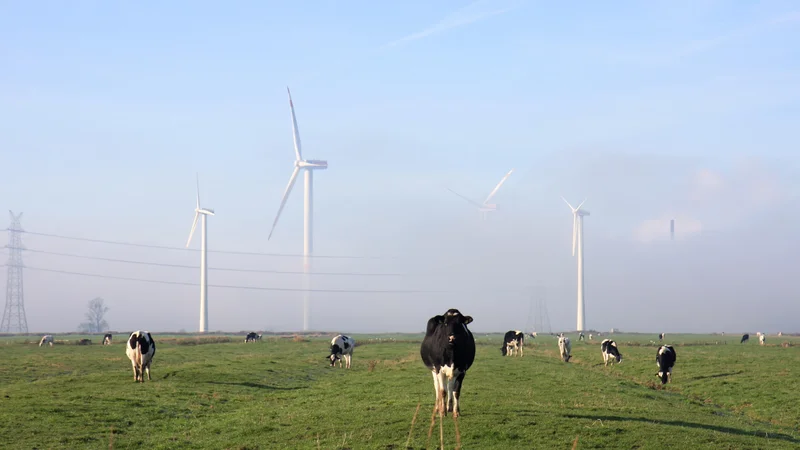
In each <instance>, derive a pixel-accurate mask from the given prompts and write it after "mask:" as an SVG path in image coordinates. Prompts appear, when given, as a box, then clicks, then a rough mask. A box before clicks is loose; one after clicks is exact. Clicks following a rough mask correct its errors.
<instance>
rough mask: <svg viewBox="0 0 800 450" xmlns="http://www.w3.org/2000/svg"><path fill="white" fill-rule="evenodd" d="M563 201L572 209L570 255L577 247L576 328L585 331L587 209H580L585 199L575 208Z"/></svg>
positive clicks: (565, 200)
mask: <svg viewBox="0 0 800 450" xmlns="http://www.w3.org/2000/svg"><path fill="white" fill-rule="evenodd" d="M561 200H564V203H566V204H567V206H569V208H570V209H571V210H572V256H575V246H576V244H577V247H578V330H577V331H585V324H586V322H585V320H586V307H585V303H584V301H583V216H588V215H589V211H586V210H584V209H581V206H583V204H584V203H586V200H584V201H582V202H581V204H580V205H578V207H577V208H573V207H572V205H570V204H569V202H568V201H567V199H565V198H564V197H561Z"/></svg>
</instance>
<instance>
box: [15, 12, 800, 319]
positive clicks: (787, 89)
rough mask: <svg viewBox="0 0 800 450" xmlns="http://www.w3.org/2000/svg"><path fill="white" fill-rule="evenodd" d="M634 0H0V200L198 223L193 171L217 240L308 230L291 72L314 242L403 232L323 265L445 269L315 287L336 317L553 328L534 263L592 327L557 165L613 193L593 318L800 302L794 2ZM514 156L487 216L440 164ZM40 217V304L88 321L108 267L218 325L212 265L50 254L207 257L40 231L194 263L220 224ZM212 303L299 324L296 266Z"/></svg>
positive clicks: (221, 243) (214, 245)
mask: <svg viewBox="0 0 800 450" xmlns="http://www.w3.org/2000/svg"><path fill="white" fill-rule="evenodd" d="M637 3H638V4H633V3H632V2H626V3H625V4H618V5H617V4H610V3H607V2H606V3H601V2H597V3H591V2H584V3H582V4H581V5H580V8H578V7H575V5H568V4H567V3H564V4H561V3H558V2H534V1H510V2H506V1H502V0H501V1H488V0H487V1H478V2H474V3H468V2H455V1H447V2H430V1H410V2H366V1H361V2H333V1H325V2H256V1H240V2H228V3H221V2H208V1H206V2H202V1H201V2H198V1H191V2H189V1H172V2H167V3H163V2H161V3H157V2H137V3H136V4H133V3H130V2H90V1H81V2H55V1H50V2H19V1H17V2H12V1H0V155H1V157H0V165H2V168H3V172H2V174H3V175H2V176H0V207H4V209H11V210H13V211H15V212H19V211H22V212H24V216H23V219H22V225H23V227H24V228H25V229H26V230H28V231H31V232H37V233H51V234H59V235H65V236H75V237H84V238H94V239H106V240H117V241H129V242H135V243H145V244H154V245H164V246H175V247H181V246H183V245H185V242H186V238H187V237H188V233H189V229H190V226H191V220H192V216H193V209H194V195H195V192H194V190H195V185H194V177H195V173H196V172H199V173H200V183H201V196H202V203H203V206H205V207H208V208H214V209H215V210H216V212H217V215H216V216H214V217H211V218H210V219H209V248H210V249H215V250H243V251H253V252H270V253H285V254H294V255H296V254H299V253H301V252H302V183H298V185H297V186H296V187H295V190H294V192H293V193H292V197H291V199H290V201H289V203H288V205H287V207H286V209H285V210H284V213H283V216H282V218H281V222H280V223H279V224H278V227H277V229H276V232H275V234H274V235H273V237H272V239H271V240H270V241H267V233H268V232H269V227H270V226H271V223H272V220H273V218H274V215H275V213H276V211H277V208H278V203H279V201H280V197H281V195H282V193H283V190H284V188H285V186H286V182H287V181H288V178H289V175H290V173H291V170H292V160H293V157H294V156H293V151H292V136H291V128H290V118H289V111H288V105H287V100H286V86H287V85H289V86H290V87H291V89H292V93H293V96H294V103H295V107H296V109H297V116H298V117H297V118H298V122H299V127H300V133H301V137H302V142H303V147H304V156H305V157H307V158H313V159H327V160H328V161H329V169H328V170H327V171H324V172H318V173H317V175H316V177H315V187H316V191H315V195H316V204H315V214H316V223H315V232H316V235H315V237H316V239H315V250H316V252H317V254H319V255H354V256H378V257H381V258H371V259H364V258H361V259H344V258H317V259H316V260H315V263H314V270H315V271H318V272H349V273H361V274H364V273H370V274H375V273H391V274H394V275H392V276H375V275H369V276H367V275H316V276H314V287H315V288H317V289H344V290H404V291H409V290H412V291H426V292H421V293H390V294H387V293H383V294H378V293H372V294H365V293H315V294H314V299H313V301H312V317H311V324H312V328H314V329H324V330H332V331H342V332H349V333H352V332H374V331H422V330H423V329H424V326H425V322H426V321H427V319H428V318H429V317H430V316H432V315H434V314H437V313H442V312H443V311H445V310H446V309H447V308H450V307H456V308H459V309H461V311H462V312H463V313H465V314H470V315H472V316H473V317H474V318H475V322H474V324H473V325H472V328H473V329H474V330H476V331H505V330H508V329H521V328H527V329H530V328H531V327H532V325H533V322H532V319H529V308H530V300H531V298H532V292H533V287H534V286H541V287H543V289H544V291H543V292H545V298H546V301H547V306H548V312H549V316H550V321H551V323H552V327H553V328H554V329H559V330H560V329H569V330H571V329H574V327H575V304H576V296H575V291H576V287H575V280H576V261H575V259H574V258H573V257H571V255H570V239H571V237H570V236H571V223H572V218H571V214H570V211H569V209H568V208H567V206H566V205H565V204H564V203H563V202H562V201H561V200H560V199H559V196H560V195H564V196H565V197H567V198H568V199H569V200H570V201H571V202H574V203H578V202H580V201H581V200H583V199H584V198H588V201H587V202H586V204H585V208H586V209H588V210H589V211H591V216H589V217H587V218H586V219H585V236H586V238H585V239H586V259H585V261H586V263H585V264H586V314H587V316H586V324H587V327H589V328H595V329H602V330H607V329H610V328H611V327H616V328H621V329H622V330H627V331H651V332H660V331H667V332H678V331H697V332H699V331H721V330H728V331H745V330H746V331H751V332H754V331H764V332H777V331H779V330H780V331H784V332H786V331H789V330H795V331H798V325H797V322H796V318H797V317H798V315H799V314H800V301H798V300H800V288H798V287H797V283H796V282H795V279H796V277H797V270H798V269H797V259H796V256H797V254H798V251H800V238H798V236H797V232H796V230H797V229H798V226H800V214H798V210H799V208H798V204H797V200H798V198H800V195H799V194H800V189H798V187H800V182H799V181H798V180H800V178H798V176H799V175H800V170H798V169H799V168H800V164H799V163H800V154H799V153H798V152H797V142H798V141H797V130H798V129H800V125H798V120H799V119H800V57H799V56H798V46H797V42H800V6H798V5H797V3H796V2H794V1H788V0H787V1H768V2H754V1H752V2H747V1H735V2H734V1H714V0H707V1H704V0H692V1H670V2H667V1H660V2H637ZM512 167H513V168H516V169H517V171H516V172H515V173H514V174H513V175H512V176H511V178H509V180H508V182H507V183H506V184H505V185H504V187H503V188H502V189H501V190H500V192H499V193H498V194H497V196H496V197H495V200H496V203H497V204H498V205H499V206H498V209H499V211H498V212H497V213H495V214H492V215H491V217H490V220H488V221H486V222H481V221H480V220H479V215H478V213H477V212H476V211H474V210H473V209H472V208H471V206H470V205H469V204H468V203H466V202H464V201H463V200H461V199H459V198H458V197H456V196H454V195H452V194H451V193H449V192H447V191H446V190H445V189H444V186H449V187H451V188H453V189H455V190H457V191H459V192H460V193H462V194H464V195H467V196H470V197H473V198H475V199H476V200H482V199H483V198H484V197H485V196H486V195H487V194H488V192H489V191H490V190H491V188H492V187H493V186H494V185H495V184H496V183H497V182H498V181H499V179H500V178H501V177H502V176H503V174H504V173H505V172H507V171H508V170H509V169H510V168H512ZM672 217H674V218H675V219H676V240H675V241H674V242H670V241H669V219H670V218H672ZM6 220H7V219H1V220H0V221H6ZM24 244H25V245H26V246H27V247H28V248H29V249H31V250H32V251H30V252H26V253H25V256H24V258H25V264H26V265H27V266H28V268H27V269H26V271H25V305H26V309H27V318H28V325H29V329H30V330H31V331H52V332H59V331H71V330H75V329H76V328H77V326H78V324H79V323H80V322H81V321H82V320H83V314H84V313H85V311H86V304H87V302H88V301H89V300H90V299H92V298H94V297H103V298H104V299H105V300H106V302H107V304H108V306H109V307H110V308H111V309H110V312H109V313H108V316H107V319H108V321H109V323H110V325H111V327H112V329H115V330H121V331H129V330H131V329H139V328H141V329H149V330H151V331H166V330H179V329H185V330H196V329H197V326H198V316H199V312H198V309H199V308H198V304H199V301H198V298H199V288H198V286H196V285H190V286H181V285H167V284H153V283H145V282H135V281H123V280H114V279H100V278H92V277H85V276H81V275H70V274H62V273H53V272H44V271H41V270H37V268H38V269H55V270H61V271H70V272H77V273H89V274H100V275H109V276H118V277H133V278H142V279H149V280H161V281H177V282H185V283H197V282H198V280H199V270H197V269H194V268H188V269H187V268H175V267H158V266H148V265H142V264H127V263H118V262H108V261H98V260H87V259H81V258H75V257H72V256H57V255H52V254H46V253H41V252H36V251H35V250H40V251H48V252H59V253H67V254H73V255H84V256H92V257H105V258H114V259H125V260H132V261H145V262H156V263H162V264H179V265H190V266H191V265H197V264H199V253H198V252H197V251H185V250H184V251H181V250H157V249H146V248H136V247H127V246H117V245H108V244H99V243H89V242H83V241H74V240H65V239H57V238H52V237H44V236H37V235H25V236H24ZM192 248H194V249H197V248H199V241H198V240H197V239H195V241H194V242H193V243H192ZM0 257H2V258H3V260H5V258H6V257H7V251H5V250H4V251H3V252H2V253H0ZM209 266H210V267H211V268H215V267H217V268H218V267H225V268H239V269H259V270H282V271H300V270H302V265H301V261H300V259H299V258H296V257H270V256H246V255H235V254H220V253H210V254H209ZM5 271H6V269H5V268H3V269H2V274H1V275H0V283H3V282H4V281H5V277H6V275H5ZM398 274H399V275H403V276H399V275H398ZM301 282H302V277H301V276H299V275H292V274H274V273H244V272H231V271H218V270H210V272H209V283H210V284H214V285H233V286H254V287H262V288H264V287H269V288H290V289H296V288H300V287H301V286H302V284H301ZM540 292H541V291H540ZM209 310H210V314H209V317H210V319H209V322H210V324H209V325H210V328H211V329H213V330H220V329H221V330H229V331H234V330H273V331H277V330H297V329H299V328H300V327H301V325H302V315H301V293H300V292H292V291H266V290H245V289H230V288H219V287H212V288H210V289H209ZM529 320H530V321H529Z"/></svg>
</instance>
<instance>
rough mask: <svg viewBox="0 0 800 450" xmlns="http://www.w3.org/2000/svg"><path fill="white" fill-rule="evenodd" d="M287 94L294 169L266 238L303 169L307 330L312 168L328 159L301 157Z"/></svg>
mask: <svg viewBox="0 0 800 450" xmlns="http://www.w3.org/2000/svg"><path fill="white" fill-rule="evenodd" d="M286 92H287V93H288V94H289V110H290V111H291V112H292V133H293V137H294V156H295V160H294V171H293V172H292V176H291V177H289V184H288V185H287V186H286V191H285V192H284V193H283V198H282V199H281V205H280V207H278V214H276V215H275V221H274V222H272V229H271V230H270V231H269V236H267V240H269V239H270V238H271V237H272V233H273V232H274V231H275V225H277V224H278V219H280V217H281V211H283V207H284V206H285V205H286V199H288V198H289V193H291V192H292V187H294V182H295V180H297V174H299V173H300V171H301V170H303V171H304V172H305V173H304V175H305V178H304V184H305V196H304V201H303V271H304V272H305V290H304V294H303V331H308V322H309V310H308V303H309V295H310V292H309V289H310V288H311V280H310V277H309V273H310V269H311V254H312V253H313V243H314V240H313V232H312V230H313V225H314V170H324V169H327V168H328V161H321V160H316V159H303V153H302V150H301V146H300V132H299V131H298V130H297V117H295V115H294V104H293V103H292V93H291V91H289V88H288V87H287V88H286Z"/></svg>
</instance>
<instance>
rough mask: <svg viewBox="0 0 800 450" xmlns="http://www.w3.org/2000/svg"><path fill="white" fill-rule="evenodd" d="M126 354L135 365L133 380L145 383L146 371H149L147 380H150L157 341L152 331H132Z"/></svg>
mask: <svg viewBox="0 0 800 450" xmlns="http://www.w3.org/2000/svg"><path fill="white" fill-rule="evenodd" d="M125 354H126V355H128V359H130V360H131V365H133V381H141V382H142V383H144V372H147V381H150V364H151V363H152V362H153V356H154V355H155V354H156V343H155V341H154V340H153V337H152V336H150V332H149V331H141V330H137V331H134V332H133V333H131V335H130V336H129V337H128V344H127V345H126V346H125Z"/></svg>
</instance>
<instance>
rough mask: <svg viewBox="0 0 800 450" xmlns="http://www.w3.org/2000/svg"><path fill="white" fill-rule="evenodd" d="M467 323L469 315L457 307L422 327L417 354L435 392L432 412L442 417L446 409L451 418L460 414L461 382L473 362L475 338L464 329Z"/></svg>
mask: <svg viewBox="0 0 800 450" xmlns="http://www.w3.org/2000/svg"><path fill="white" fill-rule="evenodd" d="M470 323H472V317H470V316H465V315H463V314H461V312H460V311H459V310H457V309H448V310H447V312H446V313H444V315H442V316H433V317H431V318H430V319H429V320H428V325H427V327H426V329H425V338H423V339H422V345H421V346H420V349H419V354H420V356H421V357H422V362H423V363H424V364H425V367H427V368H428V369H430V371H431V373H432V374H433V390H434V391H435V392H436V402H435V404H434V409H433V411H434V413H436V412H438V413H439V417H443V416H446V415H447V412H448V411H452V412H453V417H458V416H459V414H460V413H461V408H460V407H459V399H460V398H461V385H462V384H463V382H464V376H465V375H466V374H467V370H468V369H469V368H470V367H471V366H472V363H473V362H474V361H475V338H474V337H473V336H472V332H471V331H469V328H467V325H468V324H470ZM451 400H452V404H451Z"/></svg>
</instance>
